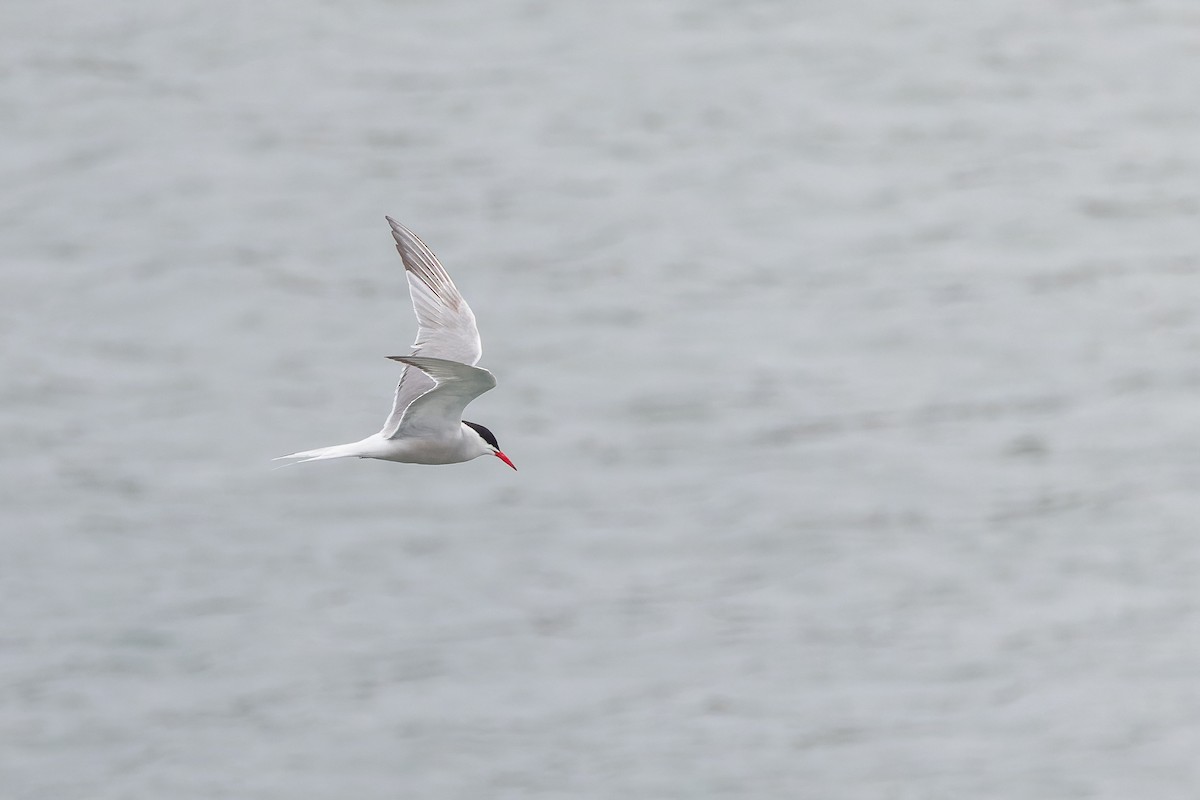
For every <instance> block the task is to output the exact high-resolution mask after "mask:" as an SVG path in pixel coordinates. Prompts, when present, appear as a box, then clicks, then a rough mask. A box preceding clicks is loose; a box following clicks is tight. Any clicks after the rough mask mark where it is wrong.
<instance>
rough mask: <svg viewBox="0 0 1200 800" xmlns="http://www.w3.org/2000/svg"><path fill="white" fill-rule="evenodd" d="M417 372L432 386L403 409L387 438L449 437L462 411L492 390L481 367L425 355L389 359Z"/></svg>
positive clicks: (492, 380) (491, 382) (492, 384)
mask: <svg viewBox="0 0 1200 800" xmlns="http://www.w3.org/2000/svg"><path fill="white" fill-rule="evenodd" d="M388 358H390V359H392V360H393V361H399V362H401V363H402V364H407V365H408V366H409V368H410V369H409V370H407V371H408V372H412V371H413V369H414V368H415V369H417V370H420V371H421V373H423V374H424V375H426V376H428V378H430V379H431V380H432V381H433V382H434V384H435V385H434V387H433V388H432V389H429V390H428V391H426V392H425V393H424V394H422V395H421V396H419V397H417V398H416V399H415V400H413V401H412V402H411V403H409V404H408V407H407V408H406V409H405V410H404V413H403V415H402V416H401V418H400V421H399V423H398V424H397V425H396V430H395V432H394V433H392V434H391V437H390V438H393V439H399V438H403V437H407V436H420V435H429V434H433V435H452V434H454V433H457V431H458V429H459V426H460V425H461V424H462V415H463V410H464V409H465V408H466V407H467V405H468V404H469V403H470V402H471V401H472V400H474V399H475V398H476V397H479V395H481V394H483V393H484V392H486V391H488V390H489V389H492V388H495V386H496V379H495V377H493V376H492V373H490V372H488V371H487V370H486V369H482V368H481V367H473V366H471V365H469V364H461V363H459V362H457V361H448V360H446V359H444V358H430V357H428V356H388Z"/></svg>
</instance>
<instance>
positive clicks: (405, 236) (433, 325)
mask: <svg viewBox="0 0 1200 800" xmlns="http://www.w3.org/2000/svg"><path fill="white" fill-rule="evenodd" d="M386 219H387V221H388V224H389V225H391V226H392V238H394V239H395V240H396V250H397V251H398V252H399V253H400V258H401V259H402V260H403V261H404V272H405V274H406V275H407V276H408V289H409V293H410V294H411V295H412V303H413V310H414V311H416V312H417V323H418V325H419V327H418V329H417V340H416V341H415V342H413V352H412V354H413V355H414V356H427V357H433V358H437V359H443V360H446V361H455V362H458V363H460V364H466V365H472V364H476V363H478V362H479V357H480V355H482V353H483V348H482V346H481V345H480V342H479V329H478V328H476V327H475V314H474V313H472V311H471V307H470V306H468V305H467V301H466V300H464V299H463V296H462V295H461V294H459V293H458V289H457V288H456V287H455V285H454V281H452V280H450V276H449V275H447V274H446V270H445V269H444V268H443V267H442V265H441V264H440V263H439V262H438V260H437V256H435V255H434V254H433V252H432V251H430V249H429V248H428V247H426V246H425V243H424V242H422V241H421V240H420V239H418V238H417V236H416V234H414V233H413V232H412V231H410V230H409V229H408V228H406V227H404V226H403V225H401V224H400V223H399V222H396V220H394V219H392V218H391V217H386ZM493 385H494V382H493ZM433 386H434V381H433V380H432V379H431V378H430V377H429V376H428V375H426V374H425V373H424V372H422V371H421V370H420V369H419V368H410V367H407V366H406V367H405V368H404V372H403V373H401V375H400V382H399V383H398V384H397V385H396V397H395V400H394V401H393V402H392V413H391V414H389V415H388V418H387V421H386V422H385V423H384V424H383V430H382V431H380V433H381V435H383V436H384V437H385V438H393V437H395V436H396V431H397V429H398V428H399V427H400V419H401V417H403V416H404V411H405V409H406V408H408V405H409V403H411V402H412V401H414V400H416V399H417V398H418V397H420V396H421V395H423V394H424V393H425V392H427V391H429V390H430V389H432V388H433ZM488 388H489V389H490V388H491V387H490V386H489V387H488ZM484 391H487V389H482V390H480V393H482V392H484ZM467 402H469V400H468V401H467ZM463 405H466V403H464V404H463Z"/></svg>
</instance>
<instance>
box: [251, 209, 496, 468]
mask: <svg viewBox="0 0 1200 800" xmlns="http://www.w3.org/2000/svg"><path fill="white" fill-rule="evenodd" d="M384 219H386V220H387V221H388V224H389V225H391V226H392V238H394V239H395V240H396V250H397V251H399V253H400V259H401V260H402V261H403V262H404V271H405V273H406V274H407V275H408V290H409V293H410V294H411V295H412V304H413V309H414V310H415V311H416V312H417V323H418V329H417V340H416V342H414V343H413V351H412V353H411V354H409V355H407V356H388V358H390V359H391V360H393V361H399V362H400V363H402V364H404V372H402V373H401V374H400V382H399V383H398V384H397V385H396V397H395V400H394V401H393V403H392V413H391V414H389V415H388V418H387V421H386V422H384V424H383V429H382V430H381V431H379V433H374V434H371V435H370V436H368V437H367V438H365V439H362V440H360V441H357V442H350V443H349V444H335V445H333V446H332V447H318V448H317V449H315V450H301V451H300V452H299V453H292V454H291V455H286V456H280V457H279V458H277V459H275V460H276V461H281V460H285V459H291V460H292V461H291V463H293V464H301V463H304V462H306V461H322V460H324V459H327V458H354V457H357V458H378V459H382V460H384V461H400V462H403V463H407V464H457V463H460V462H463V461H470V460H471V459H473V458H478V457H479V456H495V457H496V458H498V459H500V460H501V461H503V462H504V463H505V464H508V465H509V466H510V467H512V468H513V469H516V468H517V467H516V465H515V464H513V463H512V461H510V460H509V459H508V456H506V455H504V453H503V452H502V451H501V450H500V445H499V444H498V443H497V442H496V437H495V435H494V434H493V433H492V432H491V431H489V430H488V429H487V428H485V427H483V426H482V425H480V424H478V423H475V422H467V421H466V420H464V419H463V418H462V415H463V410H464V409H465V408H466V407H467V404H468V403H470V402H471V401H472V400H474V399H475V398H476V397H479V395H481V394H483V393H484V392H486V391H488V390H489V389H491V388H493V387H494V386H495V385H496V379H495V378H494V377H493V376H492V373H490V372H488V371H487V370H486V369H482V368H480V367H477V366H475V364H477V363H478V362H479V357H480V355H482V353H483V348H482V346H481V345H480V342H479V329H478V328H477V327H476V326H475V314H474V313H473V312H472V311H471V307H470V306H468V305H467V301H466V300H464V299H463V296H462V295H461V294H459V292H458V289H457V288H456V287H455V285H454V282H453V281H452V280H450V276H449V275H448V274H447V273H446V270H445V268H443V267H442V265H441V263H440V262H439V261H438V260H437V256H435V255H434V254H433V252H432V251H431V250H430V249H429V248H428V247H427V246H426V245H425V243H424V242H422V241H421V240H420V239H418V238H417V236H416V234H414V233H413V232H412V231H410V230H409V229H408V228H406V227H404V226H403V225H401V224H400V223H399V222H396V220H394V219H392V218H391V217H384Z"/></svg>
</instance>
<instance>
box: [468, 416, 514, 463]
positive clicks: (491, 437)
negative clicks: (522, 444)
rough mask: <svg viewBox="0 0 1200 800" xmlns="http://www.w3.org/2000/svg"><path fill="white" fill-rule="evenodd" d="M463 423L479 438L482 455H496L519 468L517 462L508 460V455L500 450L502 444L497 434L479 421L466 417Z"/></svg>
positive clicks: (480, 453)
mask: <svg viewBox="0 0 1200 800" xmlns="http://www.w3.org/2000/svg"><path fill="white" fill-rule="evenodd" d="M463 425H465V426H466V427H467V430H469V431H471V432H472V433H474V434H475V439H477V440H478V444H479V455H480V456H495V457H496V458H498V459H500V460H501V461H503V462H504V463H505V464H508V465H509V466H510V467H512V468H513V469H516V468H517V465H516V464H514V463H512V462H511V461H509V460H508V456H506V455H504V453H502V452H500V445H499V444H498V443H497V442H496V434H494V433H492V432H491V431H489V430H488V429H487V428H485V427H483V426H482V425H480V424H479V423H477V422H467V421H466V420H465V419H464V420H463ZM478 457H479V456H476V458H478Z"/></svg>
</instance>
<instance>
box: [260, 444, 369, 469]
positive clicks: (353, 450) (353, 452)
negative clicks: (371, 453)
mask: <svg viewBox="0 0 1200 800" xmlns="http://www.w3.org/2000/svg"><path fill="white" fill-rule="evenodd" d="M362 454H363V451H362V443H361V442H352V443H350V444H335V445H333V446H332V447H318V448H317V449H315V450H301V451H300V452H299V453H292V454H290V455H286V456H279V457H278V458H273V459H271V460H272V461H288V463H287V464H280V465H279V466H281V467H290V466H291V465H292V464H303V463H304V462H306V461H324V460H325V459H327V458H352V457H354V456H361V455H362ZM289 459H290V460H289Z"/></svg>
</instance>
